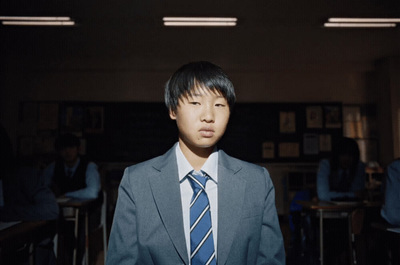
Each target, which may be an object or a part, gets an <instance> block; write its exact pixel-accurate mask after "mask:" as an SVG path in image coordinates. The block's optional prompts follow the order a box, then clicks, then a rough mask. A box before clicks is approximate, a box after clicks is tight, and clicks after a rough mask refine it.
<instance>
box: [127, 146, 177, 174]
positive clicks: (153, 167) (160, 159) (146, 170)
mask: <svg viewBox="0 0 400 265" xmlns="http://www.w3.org/2000/svg"><path fill="white" fill-rule="evenodd" d="M174 150H175V149H174V148H171V149H169V150H168V151H167V152H166V153H165V154H163V155H160V156H157V157H154V158H151V159H149V160H146V161H143V162H140V163H137V164H135V165H132V166H129V167H127V168H126V169H125V174H128V175H131V174H135V173H138V174H141V175H142V176H143V175H149V174H151V173H152V172H160V171H161V169H163V168H167V167H169V166H170V164H171V162H172V161H176V155H175V151H174Z"/></svg>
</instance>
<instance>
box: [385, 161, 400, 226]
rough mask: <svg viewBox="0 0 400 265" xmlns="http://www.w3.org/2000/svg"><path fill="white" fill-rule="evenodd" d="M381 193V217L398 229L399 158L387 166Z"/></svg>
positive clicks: (399, 206) (399, 221)
mask: <svg viewBox="0 0 400 265" xmlns="http://www.w3.org/2000/svg"><path fill="white" fill-rule="evenodd" d="M383 191H384V204H383V206H382V210H381V216H382V217H383V219H385V220H386V222H388V223H389V224H391V225H394V226H398V227H400V158H399V159H396V160H395V161H393V162H392V163H390V164H389V165H388V166H387V168H386V172H385V181H384V183H383Z"/></svg>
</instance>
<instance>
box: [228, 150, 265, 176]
mask: <svg viewBox="0 0 400 265" xmlns="http://www.w3.org/2000/svg"><path fill="white" fill-rule="evenodd" d="M220 159H221V164H222V165H223V166H225V167H228V168H231V169H233V170H234V171H236V172H237V173H245V174H246V175H263V176H267V177H269V172H268V170H267V168H266V167H263V166H260V165H257V164H254V163H250V162H247V161H244V160H241V159H238V158H235V157H232V156H229V155H228V154H226V153H225V152H224V151H222V150H220Z"/></svg>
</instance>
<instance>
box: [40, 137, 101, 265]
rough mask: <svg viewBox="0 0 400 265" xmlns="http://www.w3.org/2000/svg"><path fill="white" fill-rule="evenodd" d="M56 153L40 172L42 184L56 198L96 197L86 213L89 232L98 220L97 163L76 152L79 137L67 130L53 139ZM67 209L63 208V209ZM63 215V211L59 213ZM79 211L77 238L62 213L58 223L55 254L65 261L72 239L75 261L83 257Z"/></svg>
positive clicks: (99, 195)
mask: <svg viewBox="0 0 400 265" xmlns="http://www.w3.org/2000/svg"><path fill="white" fill-rule="evenodd" d="M55 148H56V151H57V153H58V158H57V159H56V161H54V162H53V163H51V164H50V165H49V166H47V168H45V170H44V172H43V176H44V179H45V182H46V185H48V186H49V187H51V189H52V190H53V192H54V193H55V195H56V196H57V198H59V197H68V198H73V199H98V201H97V204H96V206H94V207H93V209H91V210H90V212H89V227H88V228H89V233H90V232H91V231H93V230H94V229H95V228H96V227H97V226H98V224H99V223H100V213H101V212H100V205H101V203H102V196H101V195H102V194H101V193H100V190H101V182H100V174H99V172H98V169H97V165H96V164H95V163H94V162H92V161H90V160H88V159H87V158H86V157H84V156H81V155H80V140H79V138H78V137H77V136H75V135H73V134H70V133H67V134H63V135H60V136H59V137H58V138H57V139H56V142H55ZM66 210H68V209H63V212H64V211H66ZM63 214H64V213H63ZM82 214H83V213H81V217H82V218H79V220H80V221H81V222H80V223H79V224H78V238H77V239H75V238H74V232H73V231H74V224H73V222H68V221H65V220H64V218H63V216H61V218H60V222H59V232H60V233H59V241H60V245H61V246H64V248H63V249H62V250H61V251H60V253H59V257H60V259H62V260H63V262H64V263H65V264H72V262H73V261H72V257H73V254H72V253H73V248H74V245H75V240H78V249H77V263H78V264H79V263H80V262H81V260H82V259H83V253H84V249H85V233H84V229H85V223H84V221H83V220H84V218H83V215H82Z"/></svg>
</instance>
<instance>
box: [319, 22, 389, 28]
mask: <svg viewBox="0 0 400 265" xmlns="http://www.w3.org/2000/svg"><path fill="white" fill-rule="evenodd" d="M324 27H326V28H394V27H396V24H395V23H325V24H324Z"/></svg>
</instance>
